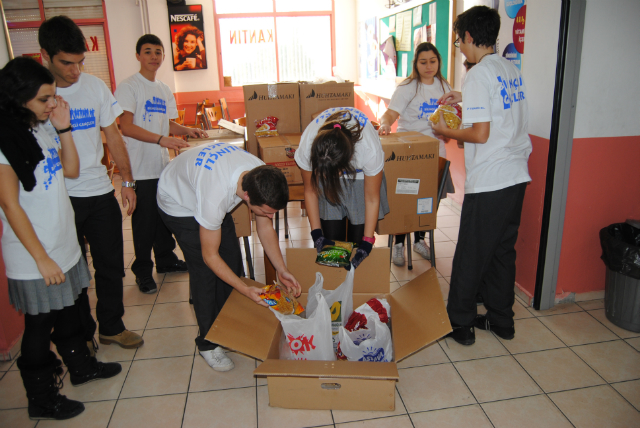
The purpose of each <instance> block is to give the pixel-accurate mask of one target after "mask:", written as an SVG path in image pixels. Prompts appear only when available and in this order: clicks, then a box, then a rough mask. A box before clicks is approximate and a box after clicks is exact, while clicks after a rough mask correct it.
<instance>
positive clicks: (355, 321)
mask: <svg viewBox="0 0 640 428" xmlns="http://www.w3.org/2000/svg"><path fill="white" fill-rule="evenodd" d="M374 315H377V316H378V318H379V319H380V322H382V323H384V324H386V323H388V322H389V318H390V317H391V306H389V302H387V299H376V298H375V297H374V298H373V299H370V300H369V301H368V302H367V303H365V304H364V305H362V306H359V307H358V308H356V310H354V311H353V313H352V314H351V316H350V317H349V319H348V320H347V323H346V324H345V326H344V328H345V329H347V331H357V330H362V329H366V328H369V327H368V326H367V319H368V318H369V317H372V316H374Z"/></svg>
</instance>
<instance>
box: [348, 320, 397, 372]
mask: <svg viewBox="0 0 640 428" xmlns="http://www.w3.org/2000/svg"><path fill="white" fill-rule="evenodd" d="M367 326H368V327H369V328H366V329H361V330H356V331H347V330H346V329H345V328H344V327H340V334H339V339H340V352H341V353H342V355H344V356H345V357H347V360H349V361H375V362H390V361H393V343H392V342H391V332H390V331H389V327H387V325H386V324H384V323H382V322H380V318H379V317H378V315H377V314H375V315H371V316H368V317H367Z"/></svg>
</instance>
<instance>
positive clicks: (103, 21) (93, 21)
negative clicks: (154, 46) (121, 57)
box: [4, 0, 116, 92]
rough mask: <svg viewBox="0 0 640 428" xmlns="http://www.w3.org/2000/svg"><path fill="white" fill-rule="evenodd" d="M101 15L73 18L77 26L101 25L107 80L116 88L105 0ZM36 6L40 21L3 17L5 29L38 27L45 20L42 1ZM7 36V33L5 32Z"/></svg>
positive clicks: (8, 41)
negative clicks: (10, 20)
mask: <svg viewBox="0 0 640 428" xmlns="http://www.w3.org/2000/svg"><path fill="white" fill-rule="evenodd" d="M101 3H102V16H103V18H90V19H73V22H75V23H76V24H77V25H78V27H82V26H89V25H101V26H102V29H103V31H104V42H105V46H106V49H107V63H108V64H109V80H110V81H111V90H112V92H115V90H116V79H115V77H114V71H113V59H112V57H111V39H110V37H109V25H108V24H107V7H106V5H105V1H104V0H102V1H101ZM38 7H39V8H40V21H24V22H7V21H6V19H5V22H4V25H6V27H5V28H6V29H7V30H14V29H20V28H40V25H42V23H43V22H44V21H45V15H44V1H43V0H38ZM7 37H8V34H7ZM7 43H9V44H11V39H10V38H8V40H7ZM10 55H11V56H12V57H13V47H12V48H11V52H10Z"/></svg>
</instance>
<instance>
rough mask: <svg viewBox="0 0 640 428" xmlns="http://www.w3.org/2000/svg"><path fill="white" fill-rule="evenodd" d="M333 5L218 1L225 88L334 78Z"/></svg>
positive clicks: (315, 0) (327, 0) (326, 1)
mask: <svg viewBox="0 0 640 428" xmlns="http://www.w3.org/2000/svg"><path fill="white" fill-rule="evenodd" d="M333 6H334V5H333V0H234V1H229V0H215V10H216V16H215V20H216V29H217V40H218V49H219V54H220V58H221V63H220V64H219V65H218V69H219V73H220V82H221V85H220V86H221V87H222V86H231V85H232V86H242V85H246V84H251V83H263V82H283V81H293V80H313V79H315V78H316V77H319V76H322V77H324V76H330V75H331V69H332V66H333V65H334V63H335V58H334V52H333V48H332V46H333V26H334V9H333ZM247 11H251V12H247ZM229 77H230V81H231V85H229ZM223 82H226V84H225V83H223Z"/></svg>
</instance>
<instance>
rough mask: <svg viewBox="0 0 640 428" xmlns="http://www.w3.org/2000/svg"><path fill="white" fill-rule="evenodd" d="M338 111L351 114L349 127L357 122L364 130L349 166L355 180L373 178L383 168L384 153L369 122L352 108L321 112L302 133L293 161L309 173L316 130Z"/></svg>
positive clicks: (378, 138) (363, 115) (337, 108)
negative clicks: (354, 173)
mask: <svg viewBox="0 0 640 428" xmlns="http://www.w3.org/2000/svg"><path fill="white" fill-rule="evenodd" d="M339 110H348V111H350V112H351V114H352V118H351V121H350V122H349V124H350V126H351V125H352V124H355V121H356V120H357V121H358V122H359V123H360V125H361V126H362V127H363V128H364V129H363V130H362V138H361V139H360V141H358V142H357V143H356V148H355V152H354V154H353V158H352V159H351V165H352V166H353V167H354V168H355V169H356V171H357V174H356V179H357V180H364V176H365V175H368V176H374V175H376V174H378V173H379V172H380V171H382V169H383V168H384V151H383V150H382V144H381V143H380V137H379V136H378V133H377V132H376V130H375V129H374V127H373V125H371V121H369V119H368V118H367V116H366V115H365V114H364V113H363V112H361V111H360V110H357V109H355V108H353V107H336V108H330V109H328V110H325V111H323V112H322V113H321V114H320V115H318V117H316V119H315V120H314V121H312V122H311V123H310V124H309V125H308V126H307V129H305V130H304V132H303V133H302V137H301V138H300V146H299V147H298V150H296V154H295V157H294V158H295V161H296V163H297V164H298V166H299V167H300V168H302V169H303V170H305V171H311V145H312V144H313V140H314V139H315V138H316V135H318V130H319V129H320V127H322V125H324V122H325V121H326V120H327V118H328V117H329V116H331V115H332V114H333V113H335V112H336V111H339Z"/></svg>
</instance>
